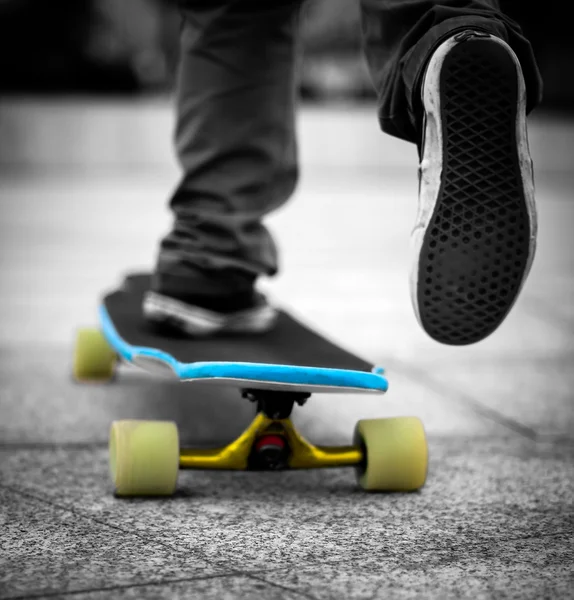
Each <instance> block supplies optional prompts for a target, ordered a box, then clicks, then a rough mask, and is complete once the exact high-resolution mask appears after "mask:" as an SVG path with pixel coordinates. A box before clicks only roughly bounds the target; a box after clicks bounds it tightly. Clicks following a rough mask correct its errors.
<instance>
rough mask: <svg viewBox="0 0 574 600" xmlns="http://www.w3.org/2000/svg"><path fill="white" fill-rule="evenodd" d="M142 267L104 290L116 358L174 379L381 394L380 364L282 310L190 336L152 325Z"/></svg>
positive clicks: (104, 322)
mask: <svg viewBox="0 0 574 600" xmlns="http://www.w3.org/2000/svg"><path fill="white" fill-rule="evenodd" d="M150 282H151V277H150V275H148V274H133V275H129V276H128V277H126V279H125V280H124V282H123V285H122V286H121V287H120V288H119V289H117V290H116V291H113V292H111V293H109V294H107V295H105V296H104V298H103V300H102V302H101V305H100V309H99V318H100V327H101V330H102V332H103V334H104V336H105V338H106V340H107V342H108V343H109V344H110V345H111V346H112V348H113V349H114V350H115V352H117V354H118V355H119V356H120V358H122V359H123V360H124V361H127V362H130V363H133V364H134V365H136V366H139V367H141V368H143V369H145V370H147V371H150V372H152V373H157V374H161V375H166V376H169V377H174V378H177V379H180V380H182V381H190V382H192V381H196V382H198V381H201V382H203V383H214V384H226V385H232V386H235V387H240V388H244V389H262V390H279V391H290V392H305V393H316V392H321V393H343V392H354V393H360V392H364V393H384V392H386V391H387V387H388V383H387V380H386V378H385V377H384V376H383V370H382V369H381V368H379V367H376V366H374V365H373V364H371V363H370V362H368V361H365V360H364V359H362V358H360V357H358V356H356V355H355V354H353V353H351V352H349V351H347V350H345V349H343V348H341V347H339V346H338V345H337V344H335V343H333V342H331V341H330V340H328V339H326V338H325V337H323V336H322V335H321V334H319V333H317V332H316V331H314V330H313V329H312V328H310V327H308V326H307V325H304V324H303V323H301V322H300V321H298V320H297V319H295V318H294V317H293V316H292V315H290V314H289V313H288V312H286V311H280V312H279V317H278V320H277V324H276V325H275V327H274V328H273V329H272V330H271V331H269V332H266V333H258V334H252V335H238V334H229V335H221V334H220V335H218V336H216V337H213V338H190V337H186V336H184V335H182V334H176V333H171V334H169V333H167V332H166V331H165V330H162V331H158V329H157V328H156V327H154V325H153V324H150V323H149V322H147V321H146V319H145V318H144V315H143V311H142V301H143V297H144V294H145V292H146V291H147V290H148V289H149V287H150Z"/></svg>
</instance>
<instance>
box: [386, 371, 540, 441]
mask: <svg viewBox="0 0 574 600" xmlns="http://www.w3.org/2000/svg"><path fill="white" fill-rule="evenodd" d="M386 364H387V375H389V377H391V371H392V369H395V370H396V371H397V372H399V373H402V374H403V375H405V376H407V377H408V378H409V379H413V380H415V381H417V382H419V383H423V384H424V385H426V387H428V388H429V389H430V390H432V391H433V392H435V393H437V394H438V395H439V397H440V398H444V399H445V400H447V401H448V402H449V403H450V404H452V403H453V402H456V398H460V399H461V400H462V404H463V405H464V406H466V407H468V408H470V409H471V411H472V412H474V413H475V414H477V415H479V416H481V417H483V418H485V419H487V420H489V421H491V422H494V423H497V424H498V425H501V426H502V427H504V428H506V429H508V430H510V431H513V432H514V433H516V434H517V435H519V436H521V437H523V438H526V439H528V440H530V441H531V442H534V443H537V442H539V441H540V435H539V434H538V433H537V432H536V431H535V430H534V429H532V428H531V427H528V426H526V425H522V424H521V423H519V422H518V421H515V420H514V419H511V418H509V417H505V416H504V415H502V414H501V413H499V412H497V411H496V410H494V409H491V408H489V407H487V406H485V405H484V404H481V403H480V402H479V401H478V400H475V399H474V398H473V397H472V396H471V395H469V394H468V393H466V392H463V391H460V390H458V389H457V388H455V387H453V386H449V385H443V384H441V383H439V382H438V381H437V380H436V379H435V378H433V377H432V376H430V375H429V374H428V373H427V372H426V371H422V370H419V369H416V368H414V367H412V366H410V365H407V364H405V363H404V362H402V361H394V360H390V361H389V360H387V361H386ZM391 390H392V379H391V381H390V385H389V392H390V391H391ZM459 406H460V404H459Z"/></svg>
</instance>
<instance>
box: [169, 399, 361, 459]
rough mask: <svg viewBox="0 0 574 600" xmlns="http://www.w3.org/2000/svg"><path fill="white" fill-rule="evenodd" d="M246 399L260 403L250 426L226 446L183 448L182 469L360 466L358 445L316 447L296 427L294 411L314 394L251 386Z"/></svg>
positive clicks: (181, 454) (181, 453)
mask: <svg viewBox="0 0 574 600" xmlns="http://www.w3.org/2000/svg"><path fill="white" fill-rule="evenodd" d="M242 395H243V397H244V398H247V399H249V400H251V401H252V402H256V403H257V413H256V415H255V418H254V419H253V421H252V422H251V424H250V425H249V426H248V427H247V429H246V430H245V431H244V432H243V433H242V434H241V435H240V436H239V437H238V438H237V439H236V440H235V441H233V442H231V443H230V444H228V445H227V446H225V447H223V448H212V449H191V448H189V449H184V448H182V449H181V452H180V459H179V466H180V468H181V469H240V470H244V469H249V470H279V469H310V468H317V467H342V466H357V465H360V463H361V462H362V460H363V452H362V450H361V448H359V447H357V446H337V447H330V446H315V445H313V444H311V443H310V442H308V441H307V440H306V439H305V438H303V436H302V435H301V434H300V433H299V432H298V431H297V430H296V429H295V426H294V425H293V423H292V421H291V418H290V416H291V412H292V410H293V407H294V405H295V403H297V404H299V405H302V404H304V403H305V402H306V401H307V399H308V398H309V396H310V395H311V394H309V393H301V392H284V391H277V390H256V389H248V390H244V391H243V393H242Z"/></svg>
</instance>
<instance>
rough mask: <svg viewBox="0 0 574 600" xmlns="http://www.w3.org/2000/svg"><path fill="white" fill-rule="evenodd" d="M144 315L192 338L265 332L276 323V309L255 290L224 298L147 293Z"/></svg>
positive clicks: (144, 302) (156, 322)
mask: <svg viewBox="0 0 574 600" xmlns="http://www.w3.org/2000/svg"><path fill="white" fill-rule="evenodd" d="M143 312H144V315H145V316H146V318H147V319H148V320H149V321H151V322H153V323H155V324H158V325H165V326H168V327H169V329H170V330H172V331H173V330H174V329H175V330H177V331H179V332H181V333H184V334H186V335H190V336H192V337H206V336H211V335H216V334H219V333H264V332H266V331H268V330H270V329H271V328H272V327H273V325H274V324H275V322H276V320H277V310H276V309H275V308H273V307H272V306H271V305H270V304H268V302H267V300H266V298H265V296H263V295H262V294H259V293H257V292H255V291H252V292H249V293H243V294H236V295H234V296H227V297H226V296H223V297H221V296H214V297H209V296H186V297H181V298H174V297H171V296H167V295H164V294H161V293H158V292H155V291H148V292H146V294H145V295H144V301H143Z"/></svg>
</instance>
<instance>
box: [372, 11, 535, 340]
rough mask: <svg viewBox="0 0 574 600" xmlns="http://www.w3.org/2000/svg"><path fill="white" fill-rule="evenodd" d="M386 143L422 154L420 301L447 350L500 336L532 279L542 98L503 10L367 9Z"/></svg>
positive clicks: (418, 307)
mask: <svg viewBox="0 0 574 600" xmlns="http://www.w3.org/2000/svg"><path fill="white" fill-rule="evenodd" d="M362 7H363V23H364V32H365V42H366V51H367V57H368V60H369V64H370V68H371V72H372V75H373V80H374V83H375V86H376V88H377V91H378V97H379V119H380V123H381V127H382V129H383V130H384V131H386V132H387V133H390V134H391V135H394V136H397V137H400V138H402V139H405V140H407V141H411V142H414V143H416V144H417V147H418V150H419V157H420V160H421V163H420V167H419V182H420V184H419V211H418V216H417V222H416V224H415V228H414V231H413V250H414V253H415V256H414V260H413V266H412V271H411V297H412V300H413V306H414V308H415V313H416V315H417V318H418V320H419V322H420V323H421V325H422V327H423V328H424V329H425V330H426V332H427V333H428V334H429V335H430V336H431V337H433V338H434V339H436V340H437V341H440V342H443V343H447V344H469V343H474V342H477V341H480V340H482V339H484V338H485V337H486V336H488V335H489V334H490V333H492V332H493V331H494V330H495V329H496V328H497V327H498V326H499V325H500V324H501V323H502V321H503V320H504V319H505V317H506V315H507V314H508V312H509V311H510V309H511V308H512V306H513V304H514V302H515V300H516V298H517V297H518V294H519V292H520V290H521V288H522V286H523V284H524V281H525V279H526V277H527V275H528V272H529V270H530V267H531V264H532V261H533V258H534V252H535V245H536V243H535V242H536V229H537V226H536V211H535V204H534V183H533V175H532V162H531V159H530V154H529V151H528V140H527V133H526V114H527V113H528V112H529V111H530V110H532V108H534V106H536V104H537V103H538V102H539V100H540V96H541V87H542V84H541V80H540V76H539V73H538V70H537V67H536V64H535V61H534V57H533V53H532V50H531V47H530V44H529V43H528V41H527V40H526V39H525V38H524V37H523V36H522V34H521V31H520V28H519V27H518V25H517V24H516V23H514V22H513V21H511V20H510V19H509V18H508V17H506V16H505V15H503V14H502V13H501V12H500V10H499V8H498V2H497V1H496V0H488V1H487V0H450V1H444V2H429V1H425V0H421V1H418V2H417V1H410V2H401V1H398V0H362Z"/></svg>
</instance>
